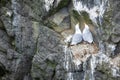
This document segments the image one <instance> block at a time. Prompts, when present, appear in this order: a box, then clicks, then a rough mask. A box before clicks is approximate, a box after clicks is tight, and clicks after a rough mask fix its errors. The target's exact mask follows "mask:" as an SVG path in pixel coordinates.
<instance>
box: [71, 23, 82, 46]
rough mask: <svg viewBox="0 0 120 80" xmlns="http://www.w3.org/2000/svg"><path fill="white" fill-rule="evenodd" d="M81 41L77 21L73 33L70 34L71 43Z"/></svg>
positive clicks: (74, 43)
mask: <svg viewBox="0 0 120 80" xmlns="http://www.w3.org/2000/svg"><path fill="white" fill-rule="evenodd" d="M81 41H82V33H81V30H80V28H79V23H78V24H76V25H75V33H74V35H73V36H72V41H71V45H76V44H78V43H80V42H81Z"/></svg>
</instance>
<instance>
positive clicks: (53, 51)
mask: <svg viewBox="0 0 120 80" xmlns="http://www.w3.org/2000/svg"><path fill="white" fill-rule="evenodd" d="M39 30H40V34H39V38H38V45H37V53H36V55H35V56H34V58H33V68H32V74H33V77H34V78H39V79H42V78H41V77H40V75H41V76H43V78H44V79H47V78H49V79H52V75H54V74H55V73H54V70H55V68H56V66H57V64H58V63H59V60H60V56H59V54H63V50H62V45H61V44H60V35H58V34H57V33H56V32H54V31H53V30H50V29H49V28H47V27H45V26H41V27H40V29H39ZM51 35H52V36H51ZM42 71H43V72H42ZM49 72H51V73H50V74H51V75H49V74H48V73H49ZM36 73H37V74H36Z"/></svg>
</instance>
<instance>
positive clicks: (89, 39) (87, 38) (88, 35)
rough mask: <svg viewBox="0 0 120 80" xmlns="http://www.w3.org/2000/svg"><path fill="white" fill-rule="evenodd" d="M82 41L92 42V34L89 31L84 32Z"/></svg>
mask: <svg viewBox="0 0 120 80" xmlns="http://www.w3.org/2000/svg"><path fill="white" fill-rule="evenodd" d="M83 39H84V41H87V42H89V43H92V42H93V36H92V33H91V32H90V31H89V30H86V31H84V33H83Z"/></svg>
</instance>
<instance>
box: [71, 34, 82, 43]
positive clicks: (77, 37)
mask: <svg viewBox="0 0 120 80" xmlns="http://www.w3.org/2000/svg"><path fill="white" fill-rule="evenodd" d="M81 41H82V35H81V34H74V35H73V37H72V42H71V44H78V43H80V42H81Z"/></svg>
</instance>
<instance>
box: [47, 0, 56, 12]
mask: <svg viewBox="0 0 120 80" xmlns="http://www.w3.org/2000/svg"><path fill="white" fill-rule="evenodd" d="M53 2H54V0H45V9H46V11H49V10H50V8H51V6H52V5H53Z"/></svg>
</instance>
